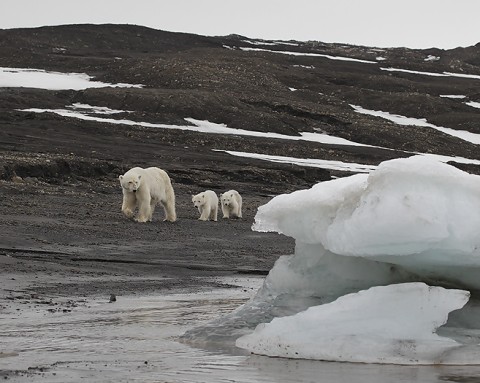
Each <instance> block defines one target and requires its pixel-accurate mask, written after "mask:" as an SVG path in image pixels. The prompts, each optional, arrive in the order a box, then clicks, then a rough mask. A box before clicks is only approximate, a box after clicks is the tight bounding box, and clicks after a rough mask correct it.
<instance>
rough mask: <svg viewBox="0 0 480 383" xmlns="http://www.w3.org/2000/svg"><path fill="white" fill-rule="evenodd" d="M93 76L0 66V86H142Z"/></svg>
mask: <svg viewBox="0 0 480 383" xmlns="http://www.w3.org/2000/svg"><path fill="white" fill-rule="evenodd" d="M92 79H93V77H92V76H89V75H87V74H85V73H61V72H51V71H45V70H43V69H25V68H4V67H0V87H2V88H6V87H9V88H10V87H12V88H17V87H23V88H37V89H49V90H63V89H73V90H83V89H88V88H104V87H113V88H142V87H143V85H141V84H124V83H117V84H110V83H105V82H100V81H92Z"/></svg>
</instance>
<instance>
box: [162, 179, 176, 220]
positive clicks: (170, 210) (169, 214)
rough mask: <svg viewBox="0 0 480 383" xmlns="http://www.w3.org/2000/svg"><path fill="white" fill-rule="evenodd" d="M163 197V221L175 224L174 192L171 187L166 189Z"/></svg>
mask: <svg viewBox="0 0 480 383" xmlns="http://www.w3.org/2000/svg"><path fill="white" fill-rule="evenodd" d="M165 197H166V198H165V201H162V205H163V208H164V210H165V219H164V221H169V222H175V221H176V220H177V213H176V211H175V192H174V191H173V187H172V186H171V185H170V186H167V187H166V189H165Z"/></svg>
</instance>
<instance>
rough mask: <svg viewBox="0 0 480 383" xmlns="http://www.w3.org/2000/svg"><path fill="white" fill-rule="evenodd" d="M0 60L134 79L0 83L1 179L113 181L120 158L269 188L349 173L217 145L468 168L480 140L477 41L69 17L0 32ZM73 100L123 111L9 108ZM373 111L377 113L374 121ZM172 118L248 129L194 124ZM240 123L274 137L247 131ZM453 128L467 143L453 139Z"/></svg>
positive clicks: (205, 179) (477, 156)
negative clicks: (323, 37)
mask: <svg viewBox="0 0 480 383" xmlns="http://www.w3.org/2000/svg"><path fill="white" fill-rule="evenodd" d="M0 67H4V68H6V67H7V68H35V69H43V70H47V71H57V72H75V73H86V74H88V75H89V76H92V77H93V78H94V80H96V81H102V82H106V83H114V84H117V83H123V84H125V83H127V84H141V85H142V86H141V87H140V86H139V87H101V88H89V89H84V90H76V91H75V90H45V89H34V88H18V87H6V88H5V87H4V88H0V149H1V152H0V161H1V163H3V166H0V173H1V174H0V178H3V179H5V180H9V179H12V177H14V176H15V175H16V176H18V177H21V178H25V177H36V178H41V179H45V180H47V181H48V182H63V180H64V179H65V178H70V177H76V178H82V177H83V178H89V177H96V178H98V177H105V179H112V180H114V179H115V178H116V175H117V174H118V173H119V172H122V171H123V170H125V169H127V168H129V167H131V166H133V165H140V166H146V165H156V166H160V167H163V168H165V169H166V170H168V171H169V172H170V173H171V174H172V178H174V179H175V181H176V182H177V183H183V184H185V185H195V186H199V187H211V188H215V187H218V188H222V187H224V185H225V184H226V183H227V181H228V184H229V185H232V183H233V184H234V186H235V185H236V184H235V183H238V184H237V186H238V185H240V186H239V187H240V188H247V187H248V188H250V189H251V190H256V191H258V192H260V193H278V192H285V191H290V190H294V189H298V188H302V187H307V186H310V185H311V184H313V183H315V182H318V181H321V180H327V179H330V178H331V177H333V176H336V177H338V176H344V175H349V174H351V173H352V172H351V171H340V170H336V169H332V168H313V167H305V166H300V165H293V164H291V163H274V162H267V161H265V160H261V159H254V158H252V156H251V155H248V154H247V155H246V157H238V156H233V155H232V154H229V153H226V152H225V151H227V150H228V151H238V152H243V153H255V154H262V155H271V156H283V157H285V156H286V157H294V158H297V159H317V160H327V161H342V162H348V163H357V164H364V165H373V166H374V165H378V164H379V163H380V162H381V161H384V160H387V159H391V158H397V157H405V156H410V155H412V153H430V154H438V155H443V156H449V157H462V158H466V159H468V160H477V163H480V147H479V144H478V143H476V142H475V140H478V139H479V138H478V137H480V109H479V106H480V44H477V45H476V46H473V47H468V48H458V49H453V50H441V49H429V50H412V49H403V48H395V49H378V48H371V47H362V46H352V45H344V44H324V43H321V42H317V41H309V42H297V41H263V40H254V39H250V38H247V37H243V36H238V35H230V36H224V37H204V36H197V35H191V34H181V33H170V32H164V31H158V30H153V29H148V28H144V27H138V26H131V25H129V26H127V25H70V26H57V27H43V28H35V29H12V30H0ZM0 76H1V74H0ZM0 78H1V77H0ZM452 96H456V97H452ZM73 104H88V105H91V106H95V107H108V108H110V109H114V110H117V111H123V112H122V113H117V114H114V115H109V116H106V117H105V116H104V115H101V114H98V113H97V114H93V116H94V117H98V119H97V120H95V118H93V119H89V120H87V119H85V118H84V119H78V118H72V117H69V116H66V115H60V114H59V113H55V112H52V111H50V112H45V113H37V112H34V111H30V112H25V111H21V110H22V109H29V108H39V109H49V110H54V109H62V110H64V109H65V108H68V107H71V106H72V105H73ZM360 111H363V113H360ZM373 111H377V112H378V111H382V112H384V113H383V114H382V116H383V117H382V116H375V115H373V114H374V113H373ZM386 113H389V114H390V115H400V116H404V117H409V118H413V119H425V120H420V121H423V122H424V124H423V125H427V126H419V123H418V121H419V120H415V121H416V122H415V125H404V124H399V123H398V122H394V121H392V120H391V119H386V118H385V115H386ZM91 116H92V115H91ZM387 116H388V115H387ZM102 118H104V119H103V120H102ZM105 118H109V119H112V118H113V119H125V120H128V121H134V122H142V123H143V125H141V126H140V125H135V124H131V123H129V124H114V123H112V122H111V121H106V120H105ZM186 118H191V119H195V120H200V121H209V122H212V123H216V124H224V125H226V127H228V128H232V129H242V130H244V131H249V133H248V134H242V132H241V131H240V132H238V133H239V134H233V135H232V134H210V133H205V132H204V133H200V132H196V131H195V129H193V128H194V124H192V122H191V121H187V120H185V119H186ZM402 121H404V119H403V120H402ZM147 123H150V124H151V125H148V124H147ZM154 124H169V125H176V126H189V127H190V128H191V129H186V130H185V129H184V130H176V129H162V128H159V127H158V126H155V125H154ZM445 128H446V129H445ZM252 131H253V132H268V133H277V134H281V135H283V136H282V138H274V137H272V136H271V135H270V136H269V135H263V136H262V135H259V136H253V135H252V134H251V132H252ZM461 131H467V132H470V136H469V137H473V139H470V138H469V139H465V138H464V137H462V136H461V134H460V136H461V137H458V134H457V132H461ZM301 133H304V134H305V133H317V134H320V133H323V134H328V135H330V136H334V137H337V138H343V139H346V140H349V141H351V142H352V144H348V143H347V144H339V143H338V142H333V143H321V142H314V141H311V140H310V141H306V140H298V139H285V137H284V136H293V137H295V138H298V136H299V135H300V134H301ZM357 144H363V146H359V145H357ZM460 162H461V161H460ZM463 162H466V163H455V165H456V166H458V167H461V168H462V169H465V170H467V171H469V172H472V173H476V174H480V165H477V164H475V163H473V164H472V163H469V162H472V161H463ZM2 169H3V170H2ZM114 182H115V181H114Z"/></svg>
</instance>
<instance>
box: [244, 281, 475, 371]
mask: <svg viewBox="0 0 480 383" xmlns="http://www.w3.org/2000/svg"><path fill="white" fill-rule="evenodd" d="M468 297H469V293H468V292H467V291H464V290H453V289H448V290H447V289H444V288H442V287H429V286H427V285H426V284H424V283H402V284H398V285H390V286H381V287H372V288H370V289H368V290H363V291H360V292H358V293H354V294H348V295H345V296H343V297H340V298H338V299H337V300H336V301H334V302H332V303H328V304H325V305H321V306H315V307H310V308H309V309H307V310H306V311H303V312H301V313H299V314H297V315H292V316H287V317H283V318H275V319H273V320H272V321H271V322H270V323H268V324H262V325H259V326H257V328H256V329H255V331H254V332H253V333H252V334H249V335H245V336H243V337H241V338H239V339H238V340H237V342H236V344H237V346H238V347H241V348H245V349H248V350H249V351H251V352H254V353H257V354H264V355H268V356H277V357H286V358H301V359H320V360H329V361H342V362H345V361H347V362H363V363H389V364H392V363H399V364H430V363H434V364H445V363H449V364H464V363H472V358H471V357H472V356H473V361H475V360H476V359H475V358H478V354H476V355H464V354H460V355H457V354H456V353H455V351H456V349H458V348H459V347H460V346H461V344H459V343H457V342H456V341H454V340H452V339H450V338H447V337H441V336H439V335H437V334H435V333H434V332H435V331H436V330H437V328H438V327H439V326H440V325H443V324H445V322H446V321H447V317H448V313H449V312H450V311H452V310H456V309H460V308H461V307H463V305H464V304H465V303H466V302H467V301H468ZM451 355H454V356H458V358H457V359H452V357H451ZM466 356H467V357H466ZM468 356H470V358H468Z"/></svg>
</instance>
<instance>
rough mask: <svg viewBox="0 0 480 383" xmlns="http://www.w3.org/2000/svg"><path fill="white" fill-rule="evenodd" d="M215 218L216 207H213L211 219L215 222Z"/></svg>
mask: <svg viewBox="0 0 480 383" xmlns="http://www.w3.org/2000/svg"><path fill="white" fill-rule="evenodd" d="M217 217H218V205H217V206H214V207H213V209H212V214H211V219H212V220H214V221H215V222H217Z"/></svg>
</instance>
